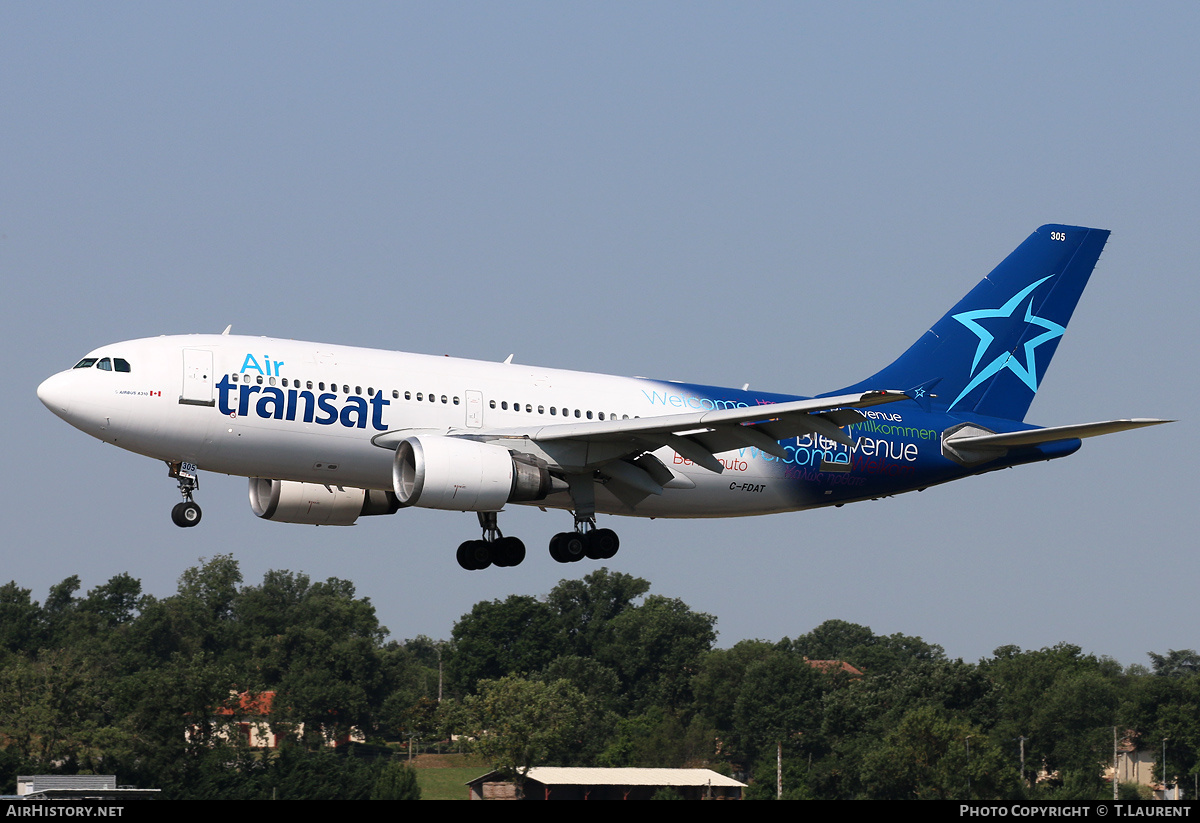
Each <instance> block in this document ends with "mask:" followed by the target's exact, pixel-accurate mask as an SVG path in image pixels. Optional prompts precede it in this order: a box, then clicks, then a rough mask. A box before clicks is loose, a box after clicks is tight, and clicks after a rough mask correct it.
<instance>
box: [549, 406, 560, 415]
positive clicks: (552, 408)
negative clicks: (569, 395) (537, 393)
mask: <svg viewBox="0 0 1200 823" xmlns="http://www.w3.org/2000/svg"><path fill="white" fill-rule="evenodd" d="M550 414H552V415H553V414H558V412H556V411H555V410H554V407H553V406H551V407H550Z"/></svg>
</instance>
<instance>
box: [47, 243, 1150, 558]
mask: <svg viewBox="0 0 1200 823" xmlns="http://www.w3.org/2000/svg"><path fill="white" fill-rule="evenodd" d="M1108 235H1109V232H1108V231H1105V230H1100V229H1088V228H1081V227H1075V226H1064V225H1046V226H1042V227H1041V228H1039V229H1038V230H1037V231H1035V232H1034V233H1033V234H1032V235H1030V236H1029V238H1028V239H1027V240H1025V242H1024V243H1022V244H1021V245H1020V246H1019V247H1018V248H1017V249H1016V250H1015V251H1013V252H1012V254H1010V255H1009V256H1008V257H1007V258H1005V259H1004V260H1003V261H1002V262H1001V263H1000V264H999V265H998V266H997V267H996V268H995V269H994V270H993V271H992V272H991V273H990V274H988V275H987V277H985V278H984V279H983V280H982V281H981V282H980V283H979V284H978V285H976V286H975V288H974V289H972V290H971V291H970V293H968V294H967V296H966V297H964V298H963V299H962V300H960V301H959V302H958V303H957V304H956V305H955V306H954V307H953V308H951V309H950V311H949V312H947V313H946V314H945V315H944V316H943V317H942V318H941V319H940V320H938V321H937V323H935V324H934V325H933V326H932V327H931V328H930V329H929V330H928V331H926V332H925V333H924V334H923V335H922V336H921V337H920V338H919V339H918V340H917V341H916V343H914V344H913V345H912V346H911V347H910V348H909V349H908V350H907V351H906V352H904V353H903V354H902V355H901V356H900V357H899V358H898V359H897V360H896V361H895V362H893V363H892V364H891V365H889V366H887V367H886V368H884V369H883V370H882V371H879V372H877V373H876V374H874V375H872V376H871V377H869V378H867V379H866V380H863V381H861V382H858V383H854V384H852V385H850V386H847V387H845V388H842V389H838V390H836V391H832V392H827V393H825V394H820V395H817V396H815V397H802V396H796V395H789V394H774V393H766V392H760V391H751V390H749V389H748V388H747V387H742V388H741V389H735V388H719V387H715V386H704V385H696V384H691V383H681V382H674V381H662V380H648V379H644V378H627V377H615V376H610V375H603V374H589V373H583V372H574V371H564V370H560V369H548V368H539V367H535V366H526V365H522V364H519V363H514V362H512V357H511V356H509V358H508V359H506V360H504V361H503V362H481V361H476V360H463V359H455V358H450V357H438V356H430V355H423V354H408V353H401V352H390V351H380V350H375V349H362V348H350V347H345V346H336V345H328V344H324V343H305V342H300V341H295V340H280V339H273V338H265V337H244V336H237V335H233V334H230V333H229V331H230V330H229V329H228V328H226V329H225V332H224V333H222V334H210V335H206V334H193V335H182V336H163V337H156V338H148V339H141V340H130V341H126V342H123V343H114V344H112V345H108V346H102V347H100V348H98V349H96V350H94V351H92V352H89V353H88V355H87V356H86V357H84V358H83V359H81V360H80V361H79V362H78V363H76V364H75V365H74V366H73V367H72V368H70V369H67V370H66V371H62V372H60V373H58V374H55V375H53V376H51V377H49V378H48V379H47V380H46V381H45V382H43V383H42V384H41V385H40V386H39V387H38V389H37V393H38V397H39V398H40V399H41V401H42V403H43V404H45V405H46V407H47V408H49V409H50V411H52V412H53V413H54V414H56V415H58V416H59V417H61V418H62V419H63V420H65V421H67V422H68V423H70V424H71V425H72V426H74V427H76V428H77V429H80V430H81V431H83V432H85V433H87V434H90V435H91V436H93V437H95V438H98V439H100V440H102V441H104V442H106V443H111V444H112V445H115V446H118V447H120V448H123V449H127V450H129V451H132V452H136V453H138V454H142V455H145V456H147V457H152V458H154V459H157V460H162V461H165V462H166V464H167V465H168V467H169V473H170V476H171V477H172V478H174V479H176V480H177V481H178V484H179V491H180V493H181V495H182V498H183V499H182V501H181V502H180V503H178V504H176V506H175V507H174V509H173V510H172V513H171V516H172V519H173V521H174V522H175V523H176V524H177V525H179V526H182V527H192V526H195V525H196V524H197V523H199V522H200V516H201V512H200V507H199V506H198V505H197V504H196V502H195V500H194V499H193V495H194V493H195V492H196V490H197V488H198V485H199V472H200V471H201V470H203V471H210V472H220V473H223V474H229V475H237V476H243V477H247V478H249V496H250V507H251V509H252V510H253V512H254V514H256V515H257V516H259V517H262V518H266V519H268V520H274V521H278V522H283V523H303V524H314V525H340V526H349V525H352V524H354V523H355V521H356V520H357V519H358V518H359V517H363V516H368V515H383V514H394V513H396V512H397V511H399V510H400V509H402V508H406V507H409V506H421V507H426V508H433V509H445V510H451V511H459V512H473V513H475V514H476V515H477V517H478V520H479V527H480V529H481V530H482V536H481V537H480V538H479V539H472V540H467V541H466V542H464V543H462V544H461V545H460V546H459V548H458V551H457V560H458V563H459V565H460V566H462V567H463V568H464V569H468V570H477V569H483V568H486V567H488V566H492V565H494V566H501V567H504V566H516V565H518V564H519V563H521V561H522V560H523V559H524V558H525V553H526V552H525V545H524V543H523V542H522V541H521V540H520V539H519V538H516V537H512V536H508V537H506V536H504V534H503V533H502V532H501V531H500V528H499V522H498V513H499V512H500V511H501V510H502V509H503V508H504V506H505V505H507V504H509V503H513V504H521V505H532V506H538V507H540V508H542V509H543V510H546V509H563V510H566V511H569V512H570V513H571V514H572V516H573V518H574V527H573V528H572V529H571V530H570V531H564V532H560V533H558V534H556V535H555V536H554V537H553V538H552V539H551V540H550V545H549V551H550V556H551V557H552V558H553V559H554V560H556V561H558V562H560V563H567V562H573V561H577V560H580V559H582V558H584V557H587V558H590V559H593V560H599V559H607V558H611V557H612V556H613V555H614V554H615V553H616V552H617V549H618V547H619V545H620V541H619V538H618V536H617V534H616V532H615V531H613V530H612V529H610V528H602V527H598V525H597V520H596V518H597V515H601V514H603V515H626V516H634V517H652V518H653V517H663V518H671V517H677V518H683V517H740V516H746V515H758V514H769V513H777V512H789V511H799V510H803V509H811V508H817V507H821V506H842V505H844V504H846V503H852V502H856V501H860V500H871V499H877V498H880V497H887V496H891V495H895V494H899V493H901V492H907V491H913V490H918V491H919V490H923V489H925V488H927V487H929V486H933V485H937V484H940V483H947V482H949V481H951V480H958V479H960V478H964V477H968V476H970V475H976V474H982V473H984V472H989V471H994V470H997V469H1003V468H1008V467H1011V466H1017V465H1021V464H1025V463H1033V462H1035V461H1040V460H1053V459H1055V458H1058V457H1065V456H1067V455H1069V454H1072V453H1074V452H1075V451H1076V450H1077V449H1079V448H1080V445H1081V440H1082V439H1083V438H1087V437H1092V436H1095V435H1101V434H1108V433H1112V432H1118V431H1124V430H1127V429H1134V428H1139V427H1142V426H1151V425H1156V424H1159V423H1166V422H1171V421H1167V420H1157V419H1137V418H1135V419H1123V420H1107V421H1102V422H1096V423H1084V424H1075V425H1067V426H1054V427H1050V428H1041V427H1037V426H1034V425H1031V424H1027V423H1025V422H1024V418H1025V415H1026V412H1027V411H1028V409H1029V405H1030V403H1031V402H1032V400H1033V397H1034V395H1035V394H1036V392H1037V390H1038V387H1039V386H1040V385H1041V382H1042V377H1043V375H1044V374H1045V371H1046V367H1047V366H1048V365H1049V363H1050V359H1051V357H1052V356H1053V354H1054V352H1055V350H1056V349H1057V347H1058V343H1059V340H1060V339H1061V337H1062V335H1063V332H1064V331H1065V329H1066V325H1067V323H1068V321H1069V320H1070V318H1071V314H1072V313H1073V311H1074V309H1075V306H1076V304H1077V303H1078V300H1079V297H1080V295H1081V294H1082V292H1083V289H1084V287H1085V286H1086V285H1087V282H1088V279H1089V278H1090V276H1091V273H1092V270H1093V268H1094V267H1095V264H1096V261H1097V260H1098V259H1099V257H1100V253H1101V251H1102V250H1103V248H1104V245H1105V243H1106V241H1107V240H1108Z"/></svg>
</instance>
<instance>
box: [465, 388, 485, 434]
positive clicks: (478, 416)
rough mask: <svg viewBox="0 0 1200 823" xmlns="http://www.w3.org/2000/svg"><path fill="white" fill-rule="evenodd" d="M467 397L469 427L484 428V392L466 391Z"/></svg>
mask: <svg viewBox="0 0 1200 823" xmlns="http://www.w3.org/2000/svg"><path fill="white" fill-rule="evenodd" d="M466 397H467V428H468V429H479V428H483V392H478V391H470V390H468V391H467V392H466Z"/></svg>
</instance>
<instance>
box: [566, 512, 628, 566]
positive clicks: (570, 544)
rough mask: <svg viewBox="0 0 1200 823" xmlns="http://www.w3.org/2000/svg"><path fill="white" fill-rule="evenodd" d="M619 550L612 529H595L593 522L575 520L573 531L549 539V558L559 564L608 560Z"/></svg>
mask: <svg viewBox="0 0 1200 823" xmlns="http://www.w3.org/2000/svg"><path fill="white" fill-rule="evenodd" d="M619 548H621V540H620V538H618V537H617V533H616V532H615V531H613V530H612V529H597V528H596V523H595V521H594V520H576V521H575V531H573V532H560V533H559V534H556V535H554V537H551V538H550V556H551V557H553V558H554V559H555V560H557V561H558V562H559V563H574V562H575V561H577V560H582V559H583V558H585V557H586V558H588V559H589V560H608V559H609V558H610V557H612V556H613V555H615V554H616V553H617V549H619Z"/></svg>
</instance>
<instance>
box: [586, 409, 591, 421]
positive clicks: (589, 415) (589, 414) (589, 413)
mask: <svg viewBox="0 0 1200 823" xmlns="http://www.w3.org/2000/svg"><path fill="white" fill-rule="evenodd" d="M587 419H588V420H591V419H592V410H591V409H588V413H587Z"/></svg>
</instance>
